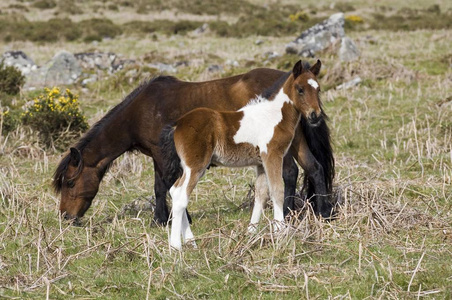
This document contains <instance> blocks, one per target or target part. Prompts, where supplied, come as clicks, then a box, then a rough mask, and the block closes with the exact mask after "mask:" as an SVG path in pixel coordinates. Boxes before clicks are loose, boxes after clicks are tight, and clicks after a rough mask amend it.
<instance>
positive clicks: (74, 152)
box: [70, 148, 82, 167]
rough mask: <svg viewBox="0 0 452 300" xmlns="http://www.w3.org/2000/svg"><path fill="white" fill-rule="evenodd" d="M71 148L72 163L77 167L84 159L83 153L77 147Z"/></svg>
mask: <svg viewBox="0 0 452 300" xmlns="http://www.w3.org/2000/svg"><path fill="white" fill-rule="evenodd" d="M70 150H71V154H70V157H71V164H72V165H73V166H74V167H77V166H78V165H79V164H80V162H81V161H82V154H81V153H80V151H79V150H78V149H76V148H71V149H70Z"/></svg>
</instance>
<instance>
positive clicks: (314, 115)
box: [309, 112, 317, 121]
mask: <svg viewBox="0 0 452 300" xmlns="http://www.w3.org/2000/svg"><path fill="white" fill-rule="evenodd" d="M309 118H310V119H311V120H312V121H315V120H317V115H316V113H315V112H311V115H310V116H309Z"/></svg>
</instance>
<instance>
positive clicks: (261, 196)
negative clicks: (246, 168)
mask: <svg viewBox="0 0 452 300" xmlns="http://www.w3.org/2000/svg"><path fill="white" fill-rule="evenodd" d="M256 174H257V178H256V188H255V192H254V207H253V213H252V214H251V221H250V225H249V226H248V232H250V233H255V232H256V226H257V223H259V220H260V218H261V215H262V212H263V211H264V209H265V204H266V202H267V199H268V182H267V175H266V174H265V170H264V167H263V166H258V167H257V168H256Z"/></svg>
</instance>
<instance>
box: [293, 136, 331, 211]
mask: <svg viewBox="0 0 452 300" xmlns="http://www.w3.org/2000/svg"><path fill="white" fill-rule="evenodd" d="M290 153H292V155H293V157H295V159H296V160H297V162H298V163H299V164H300V166H301V167H302V168H303V170H304V172H305V180H304V184H305V188H307V195H308V199H309V198H311V197H313V198H314V205H313V206H314V212H315V213H316V214H320V215H321V216H322V217H324V218H331V214H332V210H333V206H332V205H331V203H330V202H329V199H328V192H327V188H326V182H325V175H324V171H323V167H322V165H321V164H320V163H319V162H318V161H317V159H316V158H315V157H314V155H313V154H312V152H311V150H309V147H308V144H307V143H306V139H305V137H304V136H303V134H302V133H301V129H300V128H299V127H298V128H297V133H296V134H295V137H294V139H293V141H292V145H291V148H290ZM306 179H307V180H306Z"/></svg>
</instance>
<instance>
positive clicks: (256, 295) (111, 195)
mask: <svg viewBox="0 0 452 300" xmlns="http://www.w3.org/2000/svg"><path fill="white" fill-rule="evenodd" d="M36 2H40V1H12V0H10V1H4V2H2V6H1V7H0V11H1V12H2V14H8V13H10V12H11V11H15V12H16V13H19V14H22V15H23V16H25V17H26V18H27V19H28V20H29V21H47V20H48V19H50V17H49V16H54V13H55V11H58V9H60V8H61V7H62V5H63V4H64V3H65V2H67V1H61V3H62V4H61V3H60V2H58V3H59V4H58V5H57V6H55V7H53V8H49V9H48V10H47V9H46V10H41V9H39V8H37V7H38V5H36V6H33V5H34V3H36ZM41 2H44V1H41ZM48 2H49V3H50V2H53V1H48ZM126 2H127V1H114V0H112V1H104V2H102V3H101V2H99V1H96V2H95V1H92V2H91V1H82V2H81V3H80V4H79V5H78V6H79V9H80V12H79V13H75V14H71V13H68V15H67V17H68V18H71V20H72V21H73V22H79V21H80V20H84V19H89V18H92V17H102V16H104V17H105V16H106V17H108V18H111V19H112V20H114V21H115V24H118V26H119V25H121V24H125V23H126V22H128V21H129V20H137V19H140V20H143V19H146V16H147V15H149V16H150V19H152V20H156V19H161V18H174V20H192V21H200V22H210V21H212V22H213V21H215V20H221V21H225V22H229V23H230V24H233V23H234V22H235V21H237V20H238V18H239V16H238V15H235V14H234V13H233V12H224V13H218V15H217V14H204V15H200V14H196V13H195V12H193V11H189V10H188V8H186V10H185V11H184V10H182V8H181V11H177V10H176V9H167V8H165V7H164V8H162V9H161V10H155V9H156V8H155V7H156V6H152V5H157V4H158V3H160V4H158V5H161V3H162V2H160V1H149V3H151V4H152V5H148V6H147V11H146V12H145V13H144V14H143V13H138V12H137V10H139V9H140V7H139V6H138V7H134V6H128V7H125V6H123V5H124V3H126ZM219 2H220V1H213V0H212V5H219V7H220V8H223V9H226V8H224V7H223V6H221V4H219ZM383 2H385V3H383ZM383 2H382V3H380V6H377V5H375V4H373V2H371V1H347V2H342V3H341V5H343V6H344V7H345V6H346V4H348V5H352V6H353V9H351V10H349V11H347V12H346V15H362V17H363V19H364V26H361V27H359V28H354V29H353V28H352V29H350V30H348V31H347V32H346V33H347V35H348V36H350V37H351V38H352V39H354V40H355V41H356V43H357V45H358V47H359V49H360V51H361V57H360V59H359V60H358V61H355V62H351V63H341V62H340V61H339V59H338V57H337V55H336V54H335V52H334V51H332V50H331V49H330V50H327V51H325V52H323V53H319V54H318V57H319V58H320V59H321V60H322V62H323V67H324V68H323V70H322V75H323V76H322V78H321V79H320V83H321V85H322V87H323V90H324V91H323V93H322V100H323V102H324V106H325V110H326V112H327V114H328V115H329V117H330V121H329V125H330V128H331V131H332V137H333V142H334V153H335V159H336V177H335V182H334V186H335V198H336V199H337V200H338V206H339V214H338V219H337V220H335V221H334V222H331V223H326V222H323V221H321V220H319V219H317V218H315V217H314V216H313V215H312V214H311V213H310V212H309V211H305V212H303V213H305V214H306V215H305V217H304V218H302V219H301V220H297V221H295V222H294V224H293V225H292V226H291V227H290V228H287V230H286V231H285V232H284V233H283V234H280V235H275V236H273V235H271V234H270V233H269V232H270V230H269V223H268V222H269V220H266V221H264V222H261V225H262V226H261V227H259V231H258V233H257V234H255V235H249V234H247V224H248V222H249V218H250V214H251V205H252V202H251V199H252V195H253V189H252V186H253V184H254V176H255V175H254V171H253V169H252V168H245V169H225V168H215V169H211V170H209V172H208V173H207V174H206V176H205V177H204V178H203V179H202V180H201V182H200V184H198V186H197V188H196V191H195V193H194V195H193V197H192V199H191V202H190V204H189V210H190V211H191V212H192V217H193V219H194V223H193V225H192V229H193V232H194V234H195V236H196V238H197V244H198V248H197V249H192V248H190V247H186V248H185V249H184V251H183V252H178V251H174V250H171V249H170V248H169V246H168V228H166V227H158V226H156V225H155V224H153V222H152V214H153V213H152V211H150V210H142V211H136V210H134V209H130V207H131V206H133V205H131V203H133V202H136V203H137V204H138V206H139V205H144V203H145V202H146V201H148V200H149V199H151V200H153V167H152V160H151V159H150V158H148V157H145V156H144V155H142V154H138V153H128V154H125V155H123V156H122V157H120V158H119V159H118V160H117V161H116V162H115V163H114V165H113V167H112V169H111V170H110V171H109V172H108V173H107V175H106V176H105V178H104V180H103V182H102V184H101V187H100V191H99V193H98V195H97V196H96V198H95V200H94V203H93V205H92V207H91V209H90V210H89V212H88V213H87V215H86V216H85V217H84V218H83V220H82V223H83V225H82V226H80V227H75V226H71V225H68V224H66V223H65V222H64V221H62V220H61V219H60V218H59V216H58V212H57V209H58V205H59V198H58V197H57V196H56V195H55V194H54V193H53V191H52V189H51V183H52V181H51V177H52V174H53V172H54V170H55V168H56V166H57V164H58V162H59V160H60V158H61V157H62V155H63V153H62V152H61V151H58V150H55V149H51V148H48V147H45V146H44V145H43V144H42V142H40V141H39V139H38V136H37V135H36V134H35V133H34V132H33V131H31V130H30V129H29V128H27V127H25V126H19V128H17V129H16V130H14V131H11V132H8V133H5V132H3V133H2V134H1V136H0V298H13V299H24V298H25V299H28V298H37V299H43V298H48V299H56V298H67V297H72V298H77V299H80V298H82V299H91V298H105V299H166V298H170V299H175V298H183V299H200V298H205V299H240V298H243V299H260V298H263V299H300V298H301V299H311V298H313V299H325V298H331V299H344V298H347V299H348V298H350V299H363V298H370V299H373V298H383V299H413V298H428V299H451V298H452V185H451V184H452V50H451V47H450V45H451V41H452V29H451V28H450V25H447V26H446V25H444V28H436V29H429V28H423V29H422V28H420V29H417V30H410V28H404V29H403V28H402V29H397V28H395V27H394V26H392V27H391V26H389V25H388V27H387V28H381V27H377V26H376V25H371V23H372V22H374V21H373V20H374V19H373V18H372V16H373V14H374V13H379V14H382V13H383V14H387V15H388V16H389V15H398V14H402V12H403V8H404V7H406V6H409V7H411V8H412V9H418V10H421V11H427V9H429V8H430V7H431V4H430V3H427V1H420V0H416V1H415V0H413V1H410V3H408V4H410V5H408V4H406V5H402V4H401V3H399V4H397V7H396V8H393V9H392V10H390V11H387V10H386V11H385V10H384V9H382V8H381V6H383V5H386V6H388V5H392V4H391V3H392V1H383ZM386 2H387V3H386ZM131 3H132V2H131ZM137 3H142V4H143V3H144V4H146V3H147V2H146V1H137ZM156 3H157V4H156ZM165 3H166V2H165ZM177 3H178V1H177V0H174V1H167V4H168V5H175V6H174V7H177V5H176V4H177ZM234 3H235V2H234ZM247 3H251V4H252V5H260V1H254V0H253V1H249V2H247ZM266 3H267V4H269V5H272V4H274V3H275V1H266ZM284 3H287V4H288V5H289V4H290V5H299V4H297V3H298V2H297V1H284ZM438 3H439V7H440V8H441V13H440V14H438V16H439V17H438V18H447V17H448V18H449V19H448V20H449V23H451V22H450V20H452V13H451V10H450V9H451V5H450V3H449V2H448V1H438ZM14 5H22V6H24V7H25V8H26V9H27V10H28V11H26V10H25V9H23V8H20V6H14ZM50 5H51V4H50ZM95 5H98V6H99V7H98V8H97V11H96V12H94V10H93V7H94V6H95ZM109 5H111V6H109ZM115 5H116V6H117V7H118V10H116V9H115V8H114V6H115ZM245 8H246V7H245ZM245 8H244V9H245ZM301 8H303V7H301ZM305 8H306V10H307V11H309V12H310V13H312V12H313V11H318V12H317V13H316V17H319V18H320V17H323V16H328V15H329V14H330V13H332V12H334V10H335V9H334V8H331V7H330V6H329V3H327V2H326V1H309V3H307V4H306V7H305ZM191 9H194V8H191ZM43 12H44V13H43ZM294 13H295V12H294ZM52 14H53V15H52ZM61 14H62V12H61V11H60V15H61ZM57 15H58V14H57ZM1 16H2V15H0V17H1ZM417 16H418V18H421V21H422V16H424V15H423V13H418V15H417ZM287 18H288V16H287ZM429 18H430V17H429ZM388 20H389V19H388ZM407 20H408V17H407V19H406V20H405V21H406V22H407V23H406V24H408V25H410V24H412V25H413V26H415V25H414V24H415V23H413V22H414V21H413V22H412V23H410V22H411V21H410V22H408V21H407ZM429 20H430V19H429ZM0 21H1V18H0ZM443 21H444V20H443ZM388 22H389V21H388ZM441 22H442V21H441V20H439V21H438V23H437V24H438V25H437V26H440V24H443V23H441ZM445 23H447V20H446V21H444V24H445ZM385 24H389V23H385ZM416 24H418V23H416ZM366 25H368V26H366ZM408 25H407V26H408ZM416 26H418V25H416ZM448 26H449V27H448ZM416 28H418V27H416ZM0 32H1V30H0ZM231 32H233V31H231ZM296 36H297V34H294V35H287V34H282V35H281V34H278V35H275V36H258V35H255V34H252V32H250V33H249V34H247V35H245V36H241V37H239V36H221V35H219V34H217V33H215V32H210V33H207V34H205V35H201V36H194V35H191V34H177V35H172V34H167V33H166V32H160V31H158V30H157V31H156V32H154V33H150V34H143V33H133V34H124V33H123V34H119V35H117V36H115V37H114V38H113V39H104V40H100V41H97V42H95V43H93V42H91V41H86V40H83V35H82V36H81V38H80V39H75V40H73V41H67V40H65V39H58V40H56V41H50V42H49V41H47V42H39V41H32V40H14V39H13V40H9V39H6V40H5V39H2V40H1V41H0V50H1V52H2V53H3V52H4V51H7V50H12V49H17V50H24V51H25V52H26V53H27V54H28V55H29V56H31V57H32V58H33V59H34V60H35V62H36V63H38V64H43V63H44V62H45V61H47V60H48V59H50V58H51V57H52V56H53V55H54V54H55V53H56V52H57V51H58V50H60V49H66V50H68V51H71V52H74V53H75V52H80V51H92V50H99V51H111V52H115V53H121V54H122V55H124V57H127V58H134V59H143V57H146V56H152V57H153V59H160V60H161V61H165V62H168V63H171V62H175V61H179V60H189V61H193V62H194V63H193V64H191V65H189V66H187V67H181V68H179V69H178V73H176V74H175V76H177V77H179V78H181V79H185V80H207V79H210V78H218V77H221V76H228V75H233V74H238V73H241V72H244V71H247V70H249V69H251V68H254V67H259V66H267V67H272V68H282V69H284V68H286V69H287V68H288V66H289V65H291V64H292V63H294V62H295V61H296V60H297V59H298V58H297V57H295V56H291V55H283V56H281V57H279V58H276V59H274V60H270V61H267V62H265V63H264V61H265V58H264V55H263V54H264V53H265V52H268V51H276V52H278V53H279V54H283V53H284V46H285V44H286V43H288V42H290V41H291V40H293V39H294V38H295V37H296ZM0 37H3V36H1V35H0ZM257 39H262V40H263V41H264V43H263V44H262V45H256V44H255V41H256V40H257ZM228 59H229V60H237V61H238V62H239V67H232V66H228V65H227V64H226V61H227V60H228ZM310 61H311V60H310ZM311 62H313V60H312V61H311ZM211 64H220V65H222V66H224V72H223V73H209V72H208V71H207V70H206V69H207V67H208V66H209V65H211ZM138 69H139V67H138ZM126 73H127V72H126V71H124V72H120V73H118V74H116V75H112V76H110V77H109V78H105V79H103V80H100V81H98V82H96V83H92V84H91V85H89V86H88V87H87V88H82V87H81V85H79V84H77V85H75V86H71V87H70V88H71V90H73V91H75V92H76V93H77V94H79V98H80V102H81V107H82V110H83V111H84V112H85V114H86V116H87V119H88V121H89V123H90V124H91V125H92V124H93V123H94V122H96V121H97V120H99V119H100V118H101V117H102V116H103V115H104V114H105V113H106V112H107V111H108V109H110V108H111V107H113V106H114V105H115V104H117V103H119V102H120V101H121V100H122V99H123V98H124V97H125V96H126V95H127V94H128V93H129V92H131V91H132V90H133V88H134V87H135V86H137V85H138V83H139V82H140V81H141V80H144V79H145V78H144V77H143V78H142V77H138V78H132V79H133V80H132V79H131V78H128V77H127V76H126ZM138 74H147V73H146V72H141V73H140V72H138ZM356 76H360V77H361V78H362V79H363V81H362V83H361V84H360V85H359V86H357V87H354V88H352V89H348V90H336V89H335V88H334V87H335V86H337V85H338V84H340V83H343V82H345V81H348V80H350V79H353V78H354V77H356ZM105 77H107V75H105ZM33 93H36V91H34V92H29V91H22V92H21V94H20V95H19V96H17V97H15V98H14V99H12V100H11V99H8V103H13V104H14V103H16V105H17V106H19V105H22V104H23V103H25V102H27V101H28V100H30V99H31V98H32V96H33V95H34V94H33ZM2 97H3V96H2ZM1 100H2V107H3V106H6V104H5V103H6V100H5V99H3V98H2V99H1ZM0 132H1V130H0ZM299 182H300V184H301V179H300V180H299ZM266 215H267V216H268V217H271V215H272V210H271V207H270V208H269V209H268V210H267V212H266Z"/></svg>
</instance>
